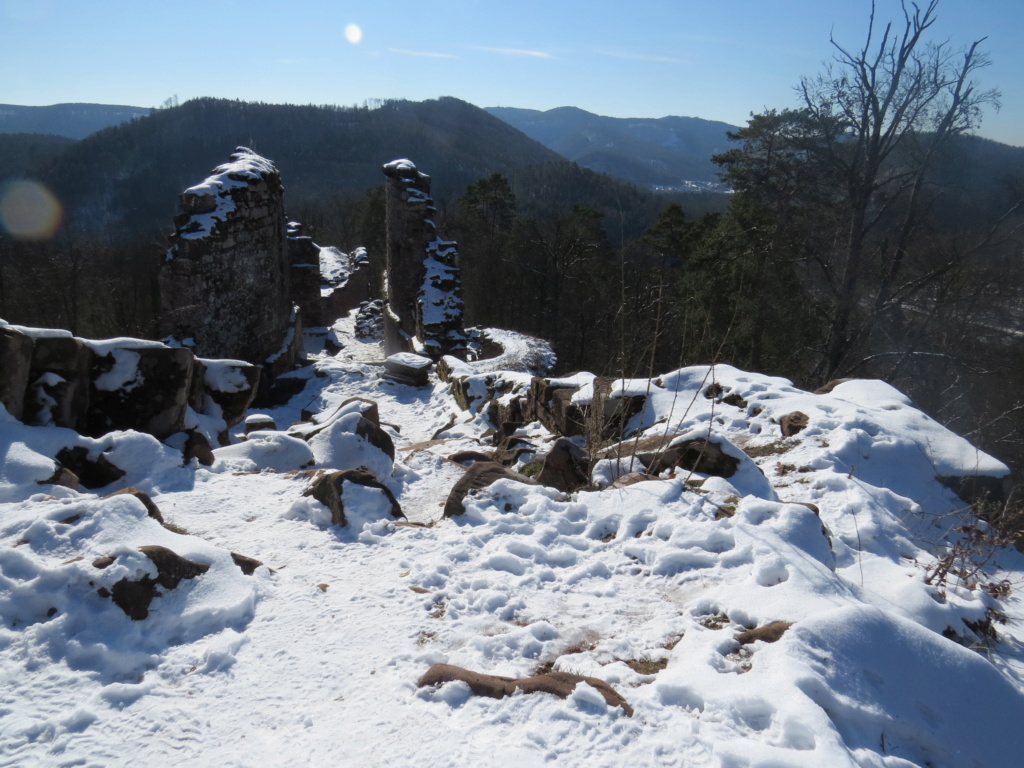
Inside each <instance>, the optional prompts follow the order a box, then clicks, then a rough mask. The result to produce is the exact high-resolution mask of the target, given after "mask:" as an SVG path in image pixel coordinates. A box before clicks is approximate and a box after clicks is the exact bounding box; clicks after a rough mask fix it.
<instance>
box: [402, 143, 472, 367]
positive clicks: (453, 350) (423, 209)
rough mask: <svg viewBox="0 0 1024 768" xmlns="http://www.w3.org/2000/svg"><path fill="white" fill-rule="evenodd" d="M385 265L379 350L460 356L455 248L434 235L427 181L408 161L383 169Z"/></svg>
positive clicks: (462, 344) (463, 337)
mask: <svg viewBox="0 0 1024 768" xmlns="http://www.w3.org/2000/svg"><path fill="white" fill-rule="evenodd" d="M384 175H385V176H386V177H387V193H386V201H387V263H386V267H385V273H384V274H385V285H384V300H385V302H386V306H385V313H384V314H385V316H384V350H385V352H386V353H387V354H389V355H390V354H393V353H395V352H409V351H411V352H417V353H419V354H423V355H427V356H429V357H432V358H434V359H438V358H440V357H441V356H442V355H455V356H457V357H463V356H464V355H465V353H466V334H465V331H464V329H463V324H462V309H463V304H462V284H461V281H460V279H459V254H458V251H457V250H456V247H455V243H454V242H452V241H450V240H442V239H440V238H439V237H438V235H437V230H436V228H435V226H434V221H433V215H434V212H435V210H436V209H435V208H434V201H433V200H432V199H431V198H430V177H429V176H427V175H426V174H425V173H420V172H419V171H418V170H416V166H415V165H414V164H413V163H412V162H411V161H409V160H394V161H392V162H390V163H388V164H387V165H385V166H384Z"/></svg>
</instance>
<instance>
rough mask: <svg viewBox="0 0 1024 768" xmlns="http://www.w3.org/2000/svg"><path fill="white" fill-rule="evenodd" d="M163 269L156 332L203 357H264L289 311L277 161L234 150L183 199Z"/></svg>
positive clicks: (276, 343)
mask: <svg viewBox="0 0 1024 768" xmlns="http://www.w3.org/2000/svg"><path fill="white" fill-rule="evenodd" d="M179 207H180V208H181V213H179V214H178V215H177V216H176V217H175V219H174V224H175V232H174V234H173V235H171V238H170V248H169V250H168V251H167V258H166V260H165V261H164V262H163V264H162V269H161V273H160V308H161V332H162V333H165V334H167V335H169V336H174V337H175V338H178V339H180V340H182V341H184V340H186V339H191V342H189V343H190V344H192V345H194V347H195V349H196V351H197V353H198V354H200V355H203V356H205V357H231V358H241V359H243V360H248V361H250V362H255V363H259V362H263V361H264V360H266V358H267V357H268V356H269V355H272V354H274V353H275V352H277V350H278V349H279V347H280V344H281V339H282V338H284V337H285V336H286V335H287V332H288V329H289V317H290V316H291V311H292V301H291V296H290V279H289V278H290V275H289V267H290V265H289V260H288V254H287V249H286V230H287V219H286V218H285V211H284V194H283V189H282V187H281V177H280V175H279V174H278V171H277V169H276V168H275V167H274V164H273V163H272V162H270V161H269V160H267V159H266V158H264V157H261V156H260V155H257V154H256V153H255V152H253V151H252V150H250V149H246V148H245V147H239V148H238V150H237V151H236V152H235V153H234V154H233V155H232V156H231V161H230V162H228V163H225V164H224V165H220V166H218V167H217V168H215V169H214V170H213V175H211V176H209V177H208V178H207V179H205V180H204V181H202V182H201V183H199V184H196V185H195V186H192V187H189V188H188V189H186V190H185V191H184V192H183V193H182V194H181V196H180V199H179Z"/></svg>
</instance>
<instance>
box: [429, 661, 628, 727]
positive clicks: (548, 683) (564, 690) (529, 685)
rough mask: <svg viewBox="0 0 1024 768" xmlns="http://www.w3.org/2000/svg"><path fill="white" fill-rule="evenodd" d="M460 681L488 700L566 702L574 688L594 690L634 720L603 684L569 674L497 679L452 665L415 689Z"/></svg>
mask: <svg viewBox="0 0 1024 768" xmlns="http://www.w3.org/2000/svg"><path fill="white" fill-rule="evenodd" d="M456 680H459V681H461V682H463V683H465V684H466V685H468V686H469V689H470V690H471V691H472V692H473V693H474V694H476V695H477V696H487V697H489V698H492V699H502V698H504V697H506V696H511V695H512V694H514V693H515V692H516V691H519V692H521V693H551V694H554V695H555V696H558V697H559V698H561V699H567V698H569V696H571V695H572V693H573V691H574V690H575V689H576V686H577V685H579V684H580V683H586V684H587V685H589V686H591V687H593V688H595V689H596V690H597V692H598V693H600V694H601V697H602V698H603V699H604V700H605V703H606V704H607V705H608V706H609V707H622V710H623V711H624V712H625V713H626V715H628V716H629V717H632V716H633V708H632V707H631V706H630V705H629V704H628V703H627V702H626V700H625V699H624V698H623V697H622V696H621V695H620V694H619V692H618V691H616V690H615V689H614V688H612V687H611V686H610V685H608V683H606V682H605V681H604V680H601V679H599V678H596V677H585V676H583V675H575V674H572V673H571V672H556V671H552V672H545V673H544V674H540V675H535V676H534V677H525V678H519V679H516V678H512V677H502V676H500V675H488V674H485V673H482V672H473V671H472V670H469V669H464V668H462V667H456V666H454V665H452V664H434V665H433V666H432V667H430V669H428V670H427V671H426V672H425V673H424V675H423V676H422V677H421V678H420V679H419V680H418V681H417V682H416V687H417V688H422V687H424V686H427V685H443V684H444V683H451V682H454V681H456Z"/></svg>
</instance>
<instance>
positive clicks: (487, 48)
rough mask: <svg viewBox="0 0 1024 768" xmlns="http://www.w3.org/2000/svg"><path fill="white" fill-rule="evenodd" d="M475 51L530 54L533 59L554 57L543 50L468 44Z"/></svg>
mask: <svg viewBox="0 0 1024 768" xmlns="http://www.w3.org/2000/svg"><path fill="white" fill-rule="evenodd" d="M469 47H470V48H472V49H473V50H475V51H486V52H487V53H498V54H501V55H502V56H531V57H533V58H535V59H552V58H554V57H553V56H552V55H551V54H550V53H545V52H544V51H531V50H528V49H525V48H492V47H490V46H486V45H471V46H469Z"/></svg>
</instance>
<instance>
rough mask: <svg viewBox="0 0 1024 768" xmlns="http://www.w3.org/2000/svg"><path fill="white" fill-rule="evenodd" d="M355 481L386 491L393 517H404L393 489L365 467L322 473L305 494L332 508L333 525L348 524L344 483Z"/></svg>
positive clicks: (358, 483)
mask: <svg viewBox="0 0 1024 768" xmlns="http://www.w3.org/2000/svg"><path fill="white" fill-rule="evenodd" d="M345 483H355V484H356V485H364V486H367V487H369V488H376V489H378V490H380V491H383V492H384V495H385V497H387V500H388V501H389V502H390V503H391V516H392V517H393V518H396V519H397V518H404V517H405V515H404V514H403V513H402V507H401V505H400V504H399V503H398V500H397V499H396V498H395V495H394V494H393V493H391V490H390V489H389V488H388V487H387V486H386V485H384V484H383V483H381V482H380V481H379V480H378V479H377V478H376V477H374V475H373V473H372V472H368V471H367V470H365V469H342V470H339V471H337V472H329V473H327V474H323V475H320V476H319V477H318V478H317V479H316V480H315V481H314V482H313V485H312V486H311V487H310V488H309V489H308V490H307V491H306V492H305V493H304V494H303V496H312V497H313V498H314V499H316V500H317V501H319V502H320V503H321V504H323V505H324V506H325V507H327V508H328V509H329V510H331V524H332V525H347V524H348V520H347V519H346V518H345V502H344V496H345V492H344V485H345Z"/></svg>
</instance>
